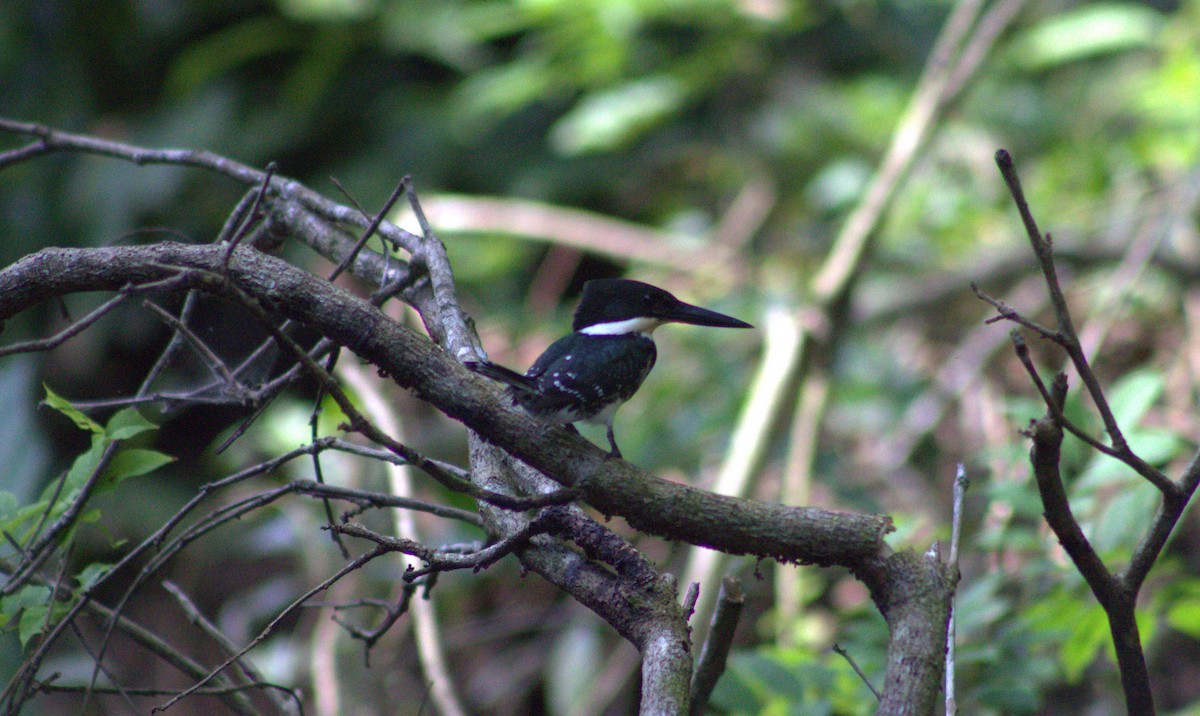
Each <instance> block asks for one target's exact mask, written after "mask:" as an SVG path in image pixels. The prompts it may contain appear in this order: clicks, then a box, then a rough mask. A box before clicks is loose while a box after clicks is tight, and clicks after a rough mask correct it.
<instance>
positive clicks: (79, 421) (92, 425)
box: [42, 383, 104, 435]
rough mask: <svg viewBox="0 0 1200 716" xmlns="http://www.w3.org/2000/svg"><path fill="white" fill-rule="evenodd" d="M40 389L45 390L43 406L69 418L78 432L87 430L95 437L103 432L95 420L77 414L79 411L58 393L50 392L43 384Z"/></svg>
mask: <svg viewBox="0 0 1200 716" xmlns="http://www.w3.org/2000/svg"><path fill="white" fill-rule="evenodd" d="M42 387H43V388H45V389H46V399H45V400H44V401H42V402H43V403H44V404H45V405H48V406H50V407H51V408H53V409H54V410H57V411H58V412H60V413H62V414H63V415H65V416H67V417H68V418H70V419H71V421H72V422H74V423H75V424H76V425H77V426H79V429H80V430H87V431H88V432H91V433H94V434H96V435H99V434H100V433H103V432H104V428H102V427H100V423H97V422H96V421H95V420H92V419H91V418H89V417H88V416H86V415H84V414H83V413H81V412H79V410H78V409H77V408H76V407H75V406H74V405H71V403H69V402H68V401H67V399H66V398H63V397H62V396H60V395H59V394H58V393H55V392H54V391H53V390H50V386H48V385H46V384H44V383H43V384H42Z"/></svg>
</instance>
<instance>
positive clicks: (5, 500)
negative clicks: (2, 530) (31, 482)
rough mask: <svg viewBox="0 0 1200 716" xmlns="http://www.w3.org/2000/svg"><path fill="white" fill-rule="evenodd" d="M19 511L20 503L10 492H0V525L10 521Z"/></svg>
mask: <svg viewBox="0 0 1200 716" xmlns="http://www.w3.org/2000/svg"><path fill="white" fill-rule="evenodd" d="M19 509H21V501H20V500H18V499H17V496H16V495H14V494H13V493H11V492H4V491H0V524H5V522H7V521H8V520H10V519H12V518H13V517H14V516H15V515H16V514H17V510H19Z"/></svg>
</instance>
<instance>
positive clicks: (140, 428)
mask: <svg viewBox="0 0 1200 716" xmlns="http://www.w3.org/2000/svg"><path fill="white" fill-rule="evenodd" d="M157 428H158V426H157V425H155V424H154V423H152V422H150V421H149V420H147V419H146V418H144V417H142V414H141V413H139V412H138V411H137V409H136V408H125V409H124V410H120V411H118V412H117V413H116V414H115V415H113V416H112V417H111V418H109V419H108V425H105V426H104V434H105V436H107V437H108V439H109V440H128V439H129V438H132V437H134V436H135V435H141V434H142V433H144V432H146V431H147V430H155V429H157Z"/></svg>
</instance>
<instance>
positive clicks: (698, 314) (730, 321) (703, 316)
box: [656, 301, 754, 328]
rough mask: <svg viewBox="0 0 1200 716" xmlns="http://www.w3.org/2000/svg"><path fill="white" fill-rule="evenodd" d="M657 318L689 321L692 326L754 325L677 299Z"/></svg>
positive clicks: (728, 326) (734, 326)
mask: <svg viewBox="0 0 1200 716" xmlns="http://www.w3.org/2000/svg"><path fill="white" fill-rule="evenodd" d="M656 318H658V319H659V320H661V321H663V322H666V323H690V324H692V325H693V326H712V327H713V328H754V326H752V325H750V324H749V323H746V322H745V321H739V320H738V319H736V318H734V317H733V316H726V315H725V314H724V313H717V312H716V311H710V310H708V309H707V308H700V307H699V306H693V305H692V304H690V303H684V302H683V301H679V302H678V303H677V304H676V305H674V306H672V307H671V308H668V309H666V310H664V311H662V313H660V314H659V315H658V316H656Z"/></svg>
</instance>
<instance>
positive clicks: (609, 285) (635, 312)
mask: <svg viewBox="0 0 1200 716" xmlns="http://www.w3.org/2000/svg"><path fill="white" fill-rule="evenodd" d="M664 323H690V324H693V325H697V326H714V327H717V328H752V326H751V325H750V324H749V323H746V322H745V321H739V320H738V319H736V318H733V317H731V316H726V315H725V314H723V313H717V312H716V311H710V310H708V309H707V308H700V307H699V306H693V305H691V304H688V303H684V302H683V301H680V300H679V299H678V298H675V297H674V296H672V295H671V294H670V293H668V292H666V291H664V290H663V289H661V288H657V287H655V286H651V285H650V284H646V283H642V282H641V281H632V280H629V279H596V280H593V281H588V282H587V283H585V284H584V285H583V296H582V297H581V298H580V299H579V306H578V307H577V308H576V309H575V319H574V322H573V323H572V329H573V332H572V333H570V334H568V335H566V336H563V337H562V338H560V339H558V340H557V341H555V342H554V343H553V344H551V346H550V347H549V348H547V349H546V352H545V353H542V355H541V356H539V357H538V359H537V360H536V361H534V362H533V365H532V366H531V367H530V368H529V370H528V371H526V372H525V374H524V375H521V374H520V373H517V372H516V371H512V370H509V369H508V368H505V367H504V366H501V365H497V364H495V363H491V362H486V361H481V362H473V361H471V362H466V363H464V365H465V366H466V367H467V368H469V369H470V370H472V371H474V372H476V373H479V374H480V375H484V376H487V377H488V378H491V379H493V380H498V381H500V382H502V383H507V384H508V393H509V395H510V396H512V399H513V401H514V402H516V404H517V405H519V406H521V407H522V408H524V409H525V410H526V411H527V412H529V413H531V414H533V415H536V416H538V417H540V418H543V419H545V420H548V421H550V422H554V423H566V424H569V423H575V422H578V421H583V422H588V423H596V424H600V425H604V426H606V427H607V428H608V444H609V446H610V447H611V448H612V450H611V453H610V454H611V455H612V456H613V457H621V451H620V449H618V448H617V441H616V439H615V438H614V437H613V415H614V414H615V413H616V411H617V408H619V407H621V404H622V403H624V402H625V401H626V400H629V398H630V397H631V396H633V394H634V393H635V392H637V389H638V388H639V387H641V385H642V381H643V380H645V379H646V375H647V374H648V373H649V372H650V369H651V368H653V367H654V361H655V358H657V355H658V352H657V350H655V347H654V340H653V339H652V338H651V337H650V334H651V333H652V332H653V331H654V329H655V328H658V327H659V326H661V325H662V324H664Z"/></svg>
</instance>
